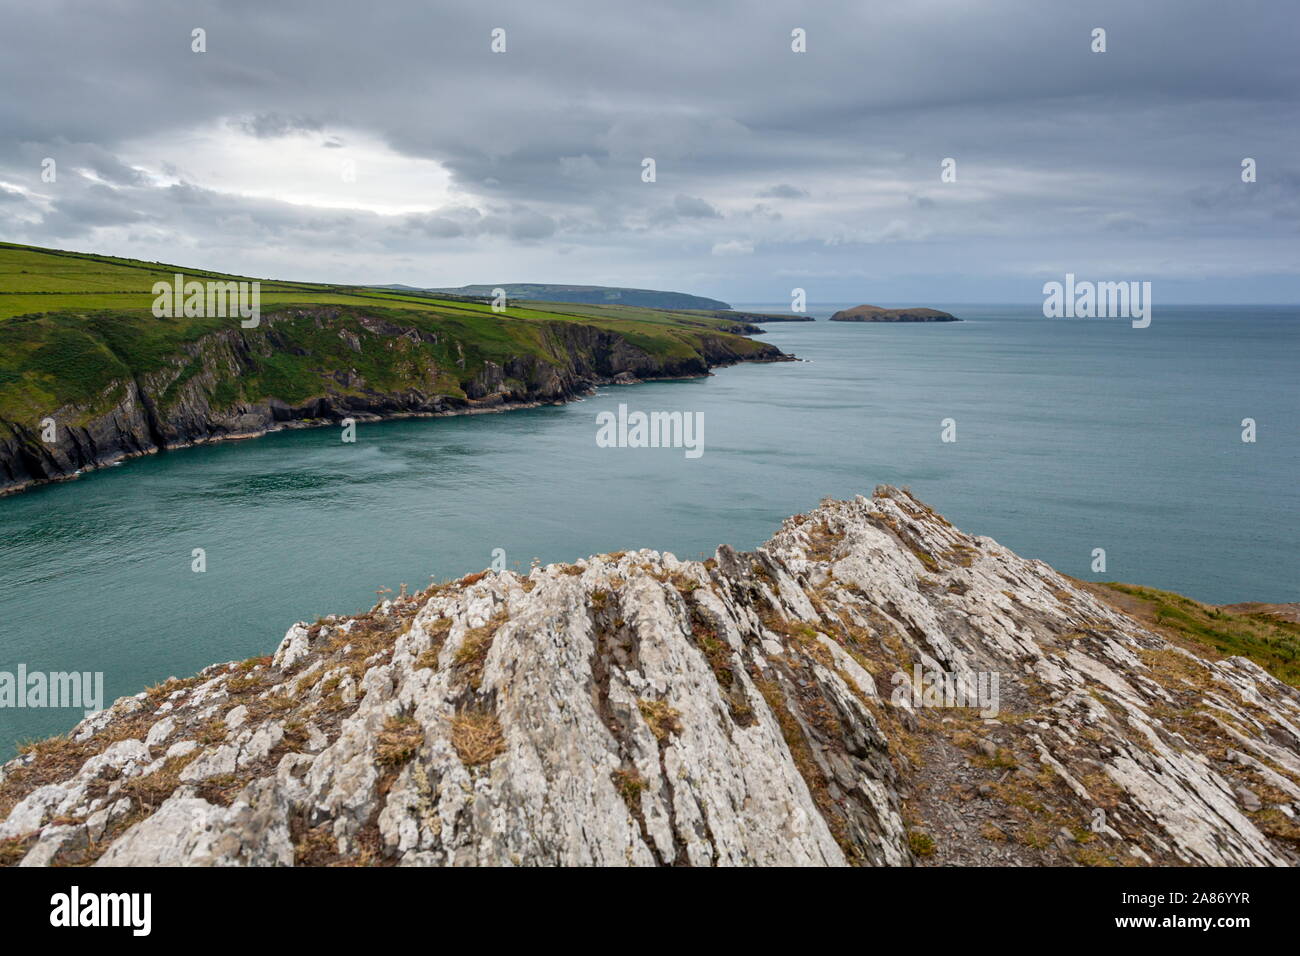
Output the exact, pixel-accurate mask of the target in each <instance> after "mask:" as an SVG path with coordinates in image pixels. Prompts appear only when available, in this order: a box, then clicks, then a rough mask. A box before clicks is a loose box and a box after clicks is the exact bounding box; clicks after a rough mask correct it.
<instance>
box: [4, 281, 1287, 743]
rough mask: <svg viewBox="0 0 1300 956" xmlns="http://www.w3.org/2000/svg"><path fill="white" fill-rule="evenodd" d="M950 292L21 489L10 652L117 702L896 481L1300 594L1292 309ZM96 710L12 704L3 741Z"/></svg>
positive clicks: (1263, 591) (708, 541)
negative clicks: (496, 400)
mask: <svg viewBox="0 0 1300 956" xmlns="http://www.w3.org/2000/svg"><path fill="white" fill-rule="evenodd" d="M751 307H752V306H751ZM765 308H767V309H769V310H773V311H774V310H776V309H777V308H778V307H777V306H766V307H765ZM833 308H834V307H833V306H832V307H827V308H825V309H823V310H821V311H820V312H816V310H814V311H815V314H819V315H823V316H824V315H827V314H829V312H830V311H833ZM947 308H949V309H950V310H951V311H954V312H956V313H957V314H959V315H962V316H963V317H965V318H966V319H968V321H965V322H961V323H948V324H938V325H920V324H905V325H862V324H846V323H828V322H817V323H803V324H789V325H772V326H769V327H768V329H769V330H768V332H767V333H766V334H765V335H764V338H766V339H768V340H769V341H771V342H773V343H775V344H776V345H778V346H780V347H781V348H782V349H784V350H786V351H788V352H791V353H794V354H796V355H798V356H800V357H801V358H803V359H806V360H807V361H804V362H800V363H785V364H775V365H743V366H738V367H735V368H729V369H722V370H720V371H719V372H718V373H717V374H716V375H714V376H713V377H711V378H708V379H699V380H692V381H682V382H657V383H649V384H644V385H637V386H630V387H621V388H614V387H611V388H605V389H602V390H601V391H600V392H599V393H598V394H597V395H595V396H592V397H590V398H588V399H587V400H585V401H582V402H576V403H573V404H571V405H567V406H562V407H553V408H538V409H530V410H526V411H517V412H509V413H506V414H499V415H477V416H468V417H461V418H446V419H432V420H430V419H424V420H409V421H396V422H387V423H382V424H376V425H363V426H361V427H360V428H359V429H358V437H357V442H356V444H352V445H349V444H344V443H342V442H340V440H339V432H338V430H336V429H332V428H331V429H320V430H310V431H295V432H284V433H280V434H277V435H271V436H268V437H265V438H261V439H257V440H255V441H247V442H237V443H230V444H225V445H216V446H210V447H206V448H195V449H189V450H185V451H179V452H174V453H170V454H165V455H159V456H156V457H151V458H146V459H140V460H136V461H132V462H129V463H126V464H124V465H122V466H121V467H117V468H111V469H106V470H104V471H101V472H98V473H94V474H90V475H87V476H86V477H84V478H82V479H80V480H78V481H75V482H70V483H66V484H62V485H55V486H49V487H45V488H41V489H37V490H35V491H33V492H29V493H27V494H22V495H17V496H14V497H10V498H5V499H0V671H9V672H13V671H15V670H16V669H17V666H18V664H19V663H24V664H26V665H27V667H28V669H29V671H38V670H39V671H66V670H74V669H75V670H78V671H103V672H104V681H105V696H106V700H112V699H113V698H114V697H116V696H120V695H122V694H127V693H134V692H136V691H138V690H140V689H142V688H143V687H145V686H146V685H148V684H152V683H156V682H157V681H159V680H162V679H164V678H166V677H167V676H169V675H172V674H175V675H178V676H179V675H187V674H190V673H192V672H193V671H195V670H198V669H199V668H201V667H203V666H204V665H206V664H209V663H211V662H213V661H218V660H231V659H237V658H244V657H248V656H252V655H255V654H265V653H269V652H270V651H271V650H273V649H274V647H275V646H276V644H277V642H278V641H279V639H280V638H281V637H282V636H283V634H284V631H285V630H286V628H287V627H288V625H289V624H291V623H292V622H294V621H296V620H299V619H307V620H311V619H314V618H316V617H317V616H319V615H323V614H328V613H344V612H352V611H357V610H361V609H364V608H366V607H369V606H370V605H371V604H373V603H374V601H375V599H376V589H377V588H379V587H385V586H386V587H391V588H394V589H396V588H397V587H398V585H399V584H400V583H402V582H406V583H407V584H409V585H410V586H411V587H416V588H418V587H422V586H424V585H426V584H427V583H429V581H430V579H431V578H437V579H445V578H451V577H457V576H460V575H462V574H465V573H467V572H470V571H477V570H481V569H482V568H484V567H487V566H488V565H489V564H490V563H491V561H492V552H493V549H495V548H501V549H503V550H504V551H505V553H506V561H507V564H508V565H510V566H520V567H522V568H524V569H526V568H527V566H528V564H529V562H530V560H531V559H532V558H533V557H535V556H536V557H538V558H540V559H541V560H542V561H543V562H549V561H567V560H572V559H575V558H578V557H581V556H584V555H587V554H590V553H593V552H599V551H609V550H620V549H632V548H638V547H650V548H657V549H665V550H671V551H673V552H674V553H676V554H677V555H678V556H681V557H697V556H698V555H699V554H700V553H701V552H707V553H712V550H713V548H714V547H715V546H716V545H717V544H718V543H720V542H728V543H730V544H732V545H735V546H737V547H742V548H744V547H752V546H754V545H757V544H759V543H761V542H762V541H763V540H765V539H766V538H767V537H768V536H769V535H770V534H771V532H772V531H773V530H774V529H775V527H776V526H777V524H778V523H779V522H780V520H781V519H782V518H783V517H785V516H786V515H788V514H791V513H794V512H798V511H802V510H806V509H808V508H810V507H813V506H814V505H816V503H817V502H818V500H819V499H820V498H821V497H822V496H824V495H833V496H837V497H840V496H848V495H853V494H856V493H862V494H869V493H870V492H871V489H872V487H873V486H874V485H876V484H878V483H882V482H883V483H890V484H898V485H904V484H906V485H910V486H911V488H912V490H913V491H914V492H916V493H917V494H919V495H920V496H921V497H922V498H923V499H924V500H926V501H927V502H928V503H930V504H931V505H933V506H934V507H935V508H937V509H938V510H940V511H941V512H942V513H943V514H945V515H946V516H947V517H948V518H949V519H950V520H952V521H953V522H954V523H955V524H957V525H958V526H960V527H961V528H963V529H965V530H968V531H971V532H975V533H979V534H986V535H990V536H992V537H994V538H996V539H997V540H999V541H1000V542H1002V543H1003V544H1005V545H1007V546H1009V547H1011V548H1013V549H1015V550H1016V551H1018V552H1020V553H1022V554H1025V555H1028V556H1033V557H1037V558H1042V559H1044V560H1046V561H1048V562H1050V563H1051V564H1053V565H1055V566H1056V567H1058V568H1059V569H1061V570H1062V571H1065V572H1066V573H1069V574H1073V575H1076V576H1079V577H1083V578H1090V579H1104V580H1113V579H1118V580H1125V581H1134V582H1141V583H1144V584H1149V585H1153V586H1156V587H1162V588H1170V589H1173V590H1177V591H1181V592H1184V593H1187V594H1189V595H1192V596H1194V597H1197V598H1200V599H1202V600H1207V601H1212V602H1218V603H1227V602H1233V601H1247V600H1269V601H1294V600H1300V587H1298V586H1297V575H1296V571H1297V564H1298V562H1297V545H1296V534H1297V527H1296V516H1297V514H1300V490H1298V489H1300V485H1298V484H1297V481H1296V475H1297V466H1298V465H1300V432H1298V430H1297V427H1296V417H1297V414H1298V413H1300V386H1298V385H1297V371H1300V361H1298V357H1300V352H1298V351H1297V347H1298V346H1300V309H1297V308H1294V307H1278V308H1265V307H1252V308H1242V309H1224V308H1221V307H1216V308H1192V309H1188V308H1183V309H1176V308H1173V307H1166V308H1164V309H1161V308H1160V307H1159V305H1158V304H1157V308H1156V313H1155V318H1154V320H1153V322H1152V324H1151V326H1150V327H1149V328H1147V329H1133V328H1131V327H1130V326H1129V324H1128V323H1127V322H1119V321H1098V320H1093V321H1085V320H1061V321H1049V320H1046V319H1043V318H1042V317H1041V313H1040V311H1039V310H1038V309H1037V308H1036V307H1035V308H1023V309H1022V308H1016V309H1012V308H995V307H989V306H981V307H957V306H948V307H947ZM620 402H623V403H626V404H628V406H629V408H630V409H632V410H636V409H640V410H643V411H685V412H696V411H698V412H703V413H704V422H705V428H704V449H705V452H704V455H703V457H701V458H698V459H694V460H691V459H687V458H686V457H685V455H684V453H683V451H682V450H681V449H639V448H599V447H597V445H596V443H595V434H596V423H595V418H596V414H597V413H598V412H600V411H603V410H615V409H616V408H617V406H618V404H619V403H620ZM1246 417H1250V418H1254V419H1255V420H1256V421H1257V423H1258V436H1259V437H1258V441H1257V442H1256V443H1255V444H1244V443H1243V442H1242V441H1241V425H1240V423H1241V420H1242V419H1243V418H1246ZM945 418H953V419H955V420H956V422H957V441H956V442H955V443H950V444H945V443H943V442H941V441H940V430H941V425H940V423H941V421H942V419H945ZM194 548H203V549H205V551H206V555H207V571H206V572H205V573H202V574H196V573H194V572H192V571H191V560H192V559H191V552H192V550H193V549H194ZM1093 548H1105V549H1106V553H1107V562H1108V567H1107V571H1106V573H1105V574H1093V573H1091V571H1090V563H1091V554H1092V549H1093ZM77 719H78V714H77V713H76V712H75V711H70V710H31V709H25V710H11V709H0V754H3V753H4V752H6V751H7V750H8V749H9V747H10V745H11V743H12V742H13V741H15V740H17V739H23V738H29V737H34V736H38V735H44V734H49V733H54V732H59V731H63V730H66V729H67V728H68V727H70V726H71V725H72V724H73V723H74V722H75V721H76V720H77Z"/></svg>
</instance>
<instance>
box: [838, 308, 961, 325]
mask: <svg viewBox="0 0 1300 956" xmlns="http://www.w3.org/2000/svg"><path fill="white" fill-rule="evenodd" d="M831 321H832V322H960V321H961V319H959V318H957V316H955V315H953V314H952V313H951V312H942V311H940V310H939V309H922V308H908V309H882V308H881V307H880V306H878V305H855V306H854V307H853V308H851V309H841V310H840V311H838V312H836V313H835V314H834V315H832V316H831Z"/></svg>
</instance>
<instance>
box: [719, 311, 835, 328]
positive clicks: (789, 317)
mask: <svg viewBox="0 0 1300 956" xmlns="http://www.w3.org/2000/svg"><path fill="white" fill-rule="evenodd" d="M713 317H714V318H717V319H735V320H736V321H738V322H745V323H749V324H750V325H762V324H764V323H767V322H815V321H817V320H816V319H814V318H813V317H812V316H811V315H808V314H807V313H806V312H741V311H738V310H736V309H726V310H719V311H717V312H714V313H713Z"/></svg>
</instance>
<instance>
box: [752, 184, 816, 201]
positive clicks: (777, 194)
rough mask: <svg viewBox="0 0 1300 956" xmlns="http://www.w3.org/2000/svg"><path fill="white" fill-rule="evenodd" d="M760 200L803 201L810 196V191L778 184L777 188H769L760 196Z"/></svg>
mask: <svg viewBox="0 0 1300 956" xmlns="http://www.w3.org/2000/svg"><path fill="white" fill-rule="evenodd" d="M758 195H759V198H760V199H803V198H804V197H805V196H807V195H808V190H806V189H800V188H799V187H798V186H791V185H790V184H789V183H777V184H776V185H775V186H769V187H768V188H767V189H764V190H763V191H762V192H760V193H759V194H758Z"/></svg>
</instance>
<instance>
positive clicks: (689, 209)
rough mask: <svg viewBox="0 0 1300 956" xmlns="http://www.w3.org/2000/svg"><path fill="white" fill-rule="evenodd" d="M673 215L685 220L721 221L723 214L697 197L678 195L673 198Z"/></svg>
mask: <svg viewBox="0 0 1300 956" xmlns="http://www.w3.org/2000/svg"><path fill="white" fill-rule="evenodd" d="M673 213H674V214H675V215H677V216H680V217H681V218H683V219H721V218H722V213H720V212H718V210H716V209H714V208H713V207H712V206H711V205H709V204H708V203H707V202H705V201H704V200H703V199H700V198H699V197H697V196H687V195H685V194H684V193H678V194H677V195H676V196H674V197H673Z"/></svg>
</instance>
